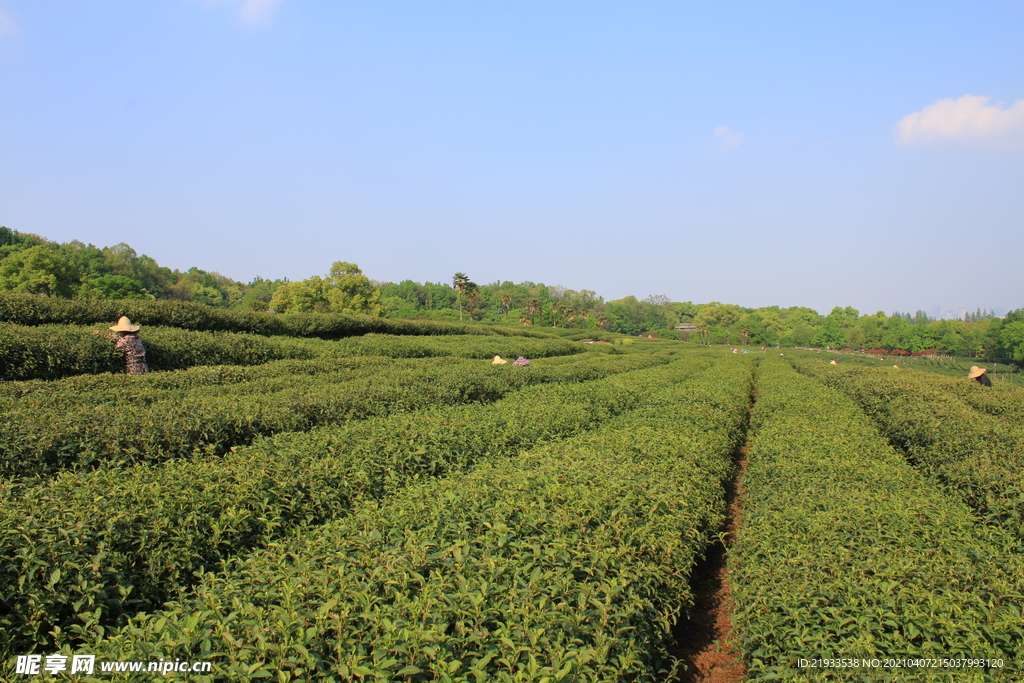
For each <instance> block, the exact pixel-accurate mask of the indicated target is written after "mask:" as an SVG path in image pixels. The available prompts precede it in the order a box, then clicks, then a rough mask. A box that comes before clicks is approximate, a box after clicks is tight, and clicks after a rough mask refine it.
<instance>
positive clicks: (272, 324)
mask: <svg viewBox="0 0 1024 683" xmlns="http://www.w3.org/2000/svg"><path fill="white" fill-rule="evenodd" d="M122 315H126V316H128V317H129V318H131V320H132V322H133V323H136V324H142V325H144V326H147V327H148V326H152V325H157V326H166V327H178V328H182V329H187V330H200V331H221V332H248V333H252V334H260V335H267V336H288V337H322V338H325V339H337V338H340V337H353V336H358V335H363V334H369V333H383V334H409V335H449V334H454V335H496V336H516V337H548V338H550V335H548V334H546V333H544V332H540V331H536V330H530V329H526V328H523V327H491V326H488V325H474V324H462V323H442V322H431V321H423V320H415V321H414V320H392V319H384V318H373V317H370V316H361V315H340V314H327V313H288V314H285V315H278V314H273V313H258V312H253V311H225V310H222V309H219V308H213V307H212V306H206V305H203V304H199V303H193V302H189V301H147V300H136V299H125V300H107V299H103V300H101V299H58V298H53V297H45V296H35V295H30V294H0V321H3V322H8V323H14V324H17V325H54V324H57V325H98V324H104V325H105V326H106V325H111V324H113V323H114V322H116V321H117V319H118V318H120V317H121V316H122Z"/></svg>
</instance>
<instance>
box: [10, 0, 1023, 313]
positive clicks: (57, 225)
mask: <svg viewBox="0 0 1024 683" xmlns="http://www.w3.org/2000/svg"><path fill="white" fill-rule="evenodd" d="M1022 35H1024V3H1021V2H990V3H984V2H983V3H942V2H920V3H888V2H886V3H883V2H877V3H870V2H868V3H856V4H854V3H822V2H807V3H682V2H644V3H626V2H618V3H613V2H601V1H595V0H591V1H588V2H558V3H550V2H516V3H480V2H444V1H442V2H436V3H410V2H393V1H388V0H384V1H375V2H342V1H333V0H332V1H327V0H318V1H314V0H216V1H215V0H152V1H149V2H137V1H128V0H123V1H105V0H91V1H90V2H88V3H68V2H38V1H35V0H33V1H29V0H0V224H2V225H6V226H8V227H10V228H13V229H15V230H19V231H22V232H34V233H37V234H40V235H43V236H45V237H48V238H50V239H54V240H58V241H67V240H71V239H80V240H82V241H84V242H91V243H94V244H96V245H97V246H107V245H111V244H116V243H118V242H128V243H129V244H131V245H132V246H133V247H134V248H135V249H136V250H137V251H138V252H139V253H147V254H149V255H151V256H153V257H154V258H156V259H157V260H158V261H159V262H160V263H161V264H162V265H166V266H170V267H172V268H180V269H186V268H188V267H190V266H193V265H195V266H198V267H200V268H203V269H205V270H215V271H219V272H221V273H223V274H224V275H227V276H229V277H232V278H235V279H238V280H242V281H249V280H251V279H252V278H254V277H255V276H257V275H259V276H262V277H266V278H278V277H288V278H291V279H293V280H294V279H302V278H305V277H309V276H311V275H315V274H324V273H326V272H327V271H328V269H329V268H330V265H331V263H332V262H334V261H339V260H344V261H353V262H356V263H358V264H359V265H360V266H361V267H362V268H363V270H364V272H365V273H366V274H367V275H368V276H370V277H371V278H373V279H377V280H391V281H399V280H402V279H412V280H417V281H432V282H437V281H450V279H451V276H452V274H453V273H455V272H456V271H463V272H465V273H467V274H469V275H470V277H471V278H473V279H474V280H475V281H477V282H479V283H487V282H491V281H495V280H513V281H517V282H518V281H524V280H530V281H534V282H545V283H547V284H551V285H556V284H557V285H562V286H565V287H570V288H573V289H582V288H587V289H593V290H595V291H597V292H598V293H599V294H601V295H603V296H604V297H605V298H606V299H615V298H619V297H622V296H626V295H629V294H633V295H636V296H637V297H640V298H642V297H644V296H647V295H649V294H665V295H667V296H669V297H670V298H672V299H673V300H677V301H686V300H689V301H694V302H708V301H722V302H729V303H735V304H739V305H743V306H765V305H776V304H777V305H781V306H791V305H803V306H810V307H812V308H815V309H817V310H819V311H821V312H827V311H829V310H830V309H831V308H832V307H833V306H836V305H840V306H847V305H850V306H853V307H855V308H858V309H860V310H861V311H862V312H874V311H875V310H884V311H886V312H891V311H893V310H902V311H913V310H917V309H918V308H923V309H925V310H927V311H929V312H931V311H932V310H933V308H934V307H935V306H941V307H942V309H952V310H957V309H958V308H960V307H966V308H969V309H971V310H973V309H975V308H977V307H983V308H996V307H1000V308H1005V309H1007V310H1009V309H1013V308H1021V307H1024V268H1022V267H1021V257H1022V254H1024V41H1022V40H1021V36H1022Z"/></svg>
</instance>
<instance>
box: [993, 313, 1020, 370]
mask: <svg viewBox="0 0 1024 683" xmlns="http://www.w3.org/2000/svg"><path fill="white" fill-rule="evenodd" d="M1007 318H1009V316H1007ZM998 339H999V348H1000V350H1001V351H1002V352H1003V353H1005V354H1006V355H1007V356H1008V357H1009V358H1012V359H1013V360H1015V361H1017V362H1018V363H1020V362H1024V319H1016V318H1014V319H1012V320H1011V322H1009V323H1005V324H1003V326H1002V327H1001V328H1000V330H999V338H998Z"/></svg>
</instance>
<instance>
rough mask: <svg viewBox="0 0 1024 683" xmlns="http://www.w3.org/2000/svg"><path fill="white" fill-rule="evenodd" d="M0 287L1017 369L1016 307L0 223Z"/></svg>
mask: <svg viewBox="0 0 1024 683" xmlns="http://www.w3.org/2000/svg"><path fill="white" fill-rule="evenodd" d="M0 292H24V293H29V294H39V295H44V296H55V297H66V298H93V299H146V298H148V299H176V300H183V301H195V302H199V303H203V304H207V305H210V306H215V307H218V308H225V309H236V310H237V309H242V310H256V311H266V310H271V311H275V312H278V313H293V312H294V313H309V312H323V313H331V312H338V313H362V314H366V315H372V316H381V317H389V318H422V319H438V320H466V321H477V322H483V323H503V324H512V325H529V326H534V327H551V328H571V329H580V330H593V331H594V334H595V335H597V334H599V333H601V332H618V333H622V334H629V335H652V336H657V337H668V338H676V339H688V340H689V341H694V342H698V343H702V344H731V345H737V346H739V345H746V346H758V347H759V346H820V347H831V348H837V349H838V348H846V347H849V348H854V349H879V350H887V351H893V350H902V351H906V352H908V353H913V352H918V353H920V352H925V351H928V350H934V351H935V352H936V353H940V354H949V355H957V356H969V357H972V358H982V357H986V358H1003V359H1012V360H1014V361H1017V362H1024V309H1022V310H1017V311H1012V312H1010V313H1009V314H1007V315H1006V316H1005V317H1003V318H999V317H996V316H995V315H994V314H993V313H990V312H985V311H982V310H980V309H979V310H978V311H976V312H974V313H971V314H968V315H967V316H965V319H964V320H933V319H931V318H929V317H928V316H927V315H926V314H924V312H922V311H918V312H917V313H916V314H914V315H910V314H907V313H899V312H894V313H892V314H891V315H886V314H885V313H883V312H881V311H878V312H876V313H874V314H870V315H861V314H860V313H859V312H858V311H857V310H856V309H853V308H851V307H848V306H847V307H845V308H844V307H838V306H837V307H836V308H834V309H832V311H831V312H830V313H828V314H827V315H821V314H819V313H818V312H817V311H815V310H814V309H811V308H807V307H802V306H791V307H788V308H781V307H779V306H766V307H761V308H745V307H742V306H737V305H734V304H725V303H720V302H717V301H712V302H710V303H705V304H695V303H693V302H690V301H686V302H678V301H672V300H670V299H669V298H668V297H667V296H664V295H651V296H648V297H646V298H644V299H637V298H636V297H635V296H627V297H624V298H622V299H616V300H613V301H605V300H604V298H603V297H601V296H599V295H598V294H597V293H596V292H594V291H593V290H589V289H580V290H574V289H569V288H566V287H561V286H551V285H546V284H543V283H535V282H520V283H514V282H511V281H496V282H492V283H489V284H483V285H479V284H477V283H475V282H473V280H472V279H471V278H470V277H469V276H468V275H467V274H465V273H462V272H459V273H455V274H454V275H453V276H452V278H451V280H449V281H439V282H423V283H419V282H414V281H412V280H404V281H402V282H399V283H393V282H379V281H373V280H370V279H369V278H368V277H367V276H366V275H365V274H364V273H363V272H362V270H361V269H360V268H359V266H358V265H356V264H354V263H348V262H344V261H338V262H335V263H334V264H333V265H332V267H331V269H330V271H329V272H328V273H327V274H326V275H324V276H319V275H314V276H312V277H310V278H307V279H305V280H301V281H298V282H290V281H289V280H287V279H278V280H266V279H263V278H260V277H257V278H255V279H254V280H253V281H251V282H249V283H242V282H237V281H235V280H232V279H230V278H228V277H225V276H224V275H221V274H219V273H216V272H208V271H204V270H200V269H199V268H195V267H193V268H190V269H188V270H187V271H184V272H182V271H179V270H171V269H170V268H165V267H162V266H160V265H159V264H158V263H157V262H156V260H154V259H153V258H152V257H150V256H147V255H145V254H142V255H139V254H137V253H136V251H135V250H134V249H132V248H131V247H130V246H129V245H128V244H124V243H121V244H117V245H114V246H112V247H104V248H102V249H101V248H98V247H96V246H94V245H92V244H83V243H82V242H80V241H78V240H75V241H72V242H67V243H62V244H59V243H56V242H52V241H50V240H46V239H45V238H42V237H39V236H38V235H32V234H28V233H19V232H17V231H15V230H11V229H9V228H6V227H0Z"/></svg>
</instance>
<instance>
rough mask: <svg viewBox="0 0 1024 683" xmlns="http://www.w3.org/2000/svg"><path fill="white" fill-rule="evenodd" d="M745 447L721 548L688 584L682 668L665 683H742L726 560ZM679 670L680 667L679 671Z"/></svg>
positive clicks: (738, 518)
mask: <svg viewBox="0 0 1024 683" xmlns="http://www.w3.org/2000/svg"><path fill="white" fill-rule="evenodd" d="M748 446H749V443H748V444H745V445H744V446H743V447H742V448H741V449H740V450H739V451H738V452H737V453H736V456H735V460H736V473H737V474H736V478H735V479H733V481H731V482H730V483H729V485H728V486H727V487H726V491H725V499H726V504H727V506H728V512H727V514H726V521H725V529H724V531H725V534H726V536H725V544H724V545H723V544H721V543H715V544H714V545H713V546H712V547H711V548H709V549H708V556H707V558H706V559H705V560H704V561H703V562H701V563H699V564H698V565H697V566H696V567H695V568H694V571H693V577H692V578H691V580H690V581H691V585H692V586H693V594H694V600H695V604H694V606H693V609H692V610H691V612H690V618H689V619H682V620H680V621H679V623H678V624H676V627H675V637H676V642H677V643H678V644H679V648H678V650H677V651H676V655H677V656H678V657H679V658H680V659H681V660H682V662H683V664H685V665H686V670H685V671H681V672H678V673H677V674H676V675H675V676H672V677H671V678H670V679H669V683H741V682H742V681H745V680H746V667H745V666H744V665H743V659H742V657H741V656H740V653H739V649H738V648H736V647H734V646H733V645H732V642H731V641H732V619H731V614H732V597H731V591H730V588H729V576H728V567H727V564H726V556H727V553H728V549H729V547H730V546H731V545H732V542H733V539H734V538H735V536H736V531H737V530H738V529H739V527H740V524H741V522H742V513H743V507H742V502H743V497H744V489H743V473H744V471H745V470H746V467H747V448H748ZM680 668H681V667H680Z"/></svg>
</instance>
